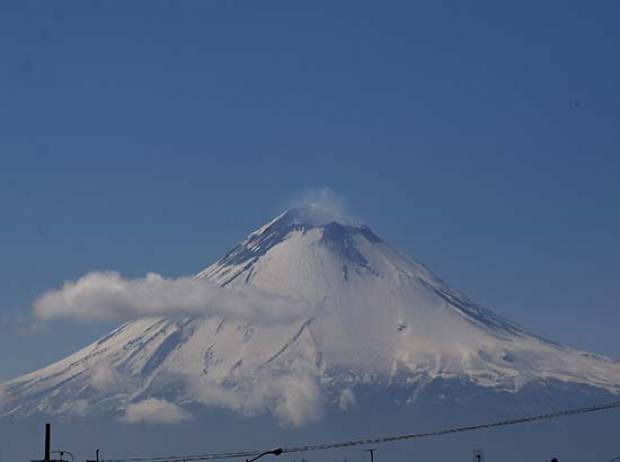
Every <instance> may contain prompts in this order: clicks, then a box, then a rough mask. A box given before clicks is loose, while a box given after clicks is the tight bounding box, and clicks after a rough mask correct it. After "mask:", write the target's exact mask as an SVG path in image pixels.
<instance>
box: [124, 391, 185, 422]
mask: <svg viewBox="0 0 620 462" xmlns="http://www.w3.org/2000/svg"><path fill="white" fill-rule="evenodd" d="M192 418H193V417H192V415H191V414H190V413H189V412H188V411H186V410H185V409H183V408H182V407H179V406H177V405H176V404H173V403H171V402H169V401H165V400H161V399H155V398H149V399H146V400H144V401H140V402H138V403H132V404H129V405H128V406H127V409H126V410H125V416H124V417H123V419H122V420H123V421H124V422H127V423H130V424H136V423H148V424H161V425H169V424H176V423H180V422H184V421H186V420H191V419H192Z"/></svg>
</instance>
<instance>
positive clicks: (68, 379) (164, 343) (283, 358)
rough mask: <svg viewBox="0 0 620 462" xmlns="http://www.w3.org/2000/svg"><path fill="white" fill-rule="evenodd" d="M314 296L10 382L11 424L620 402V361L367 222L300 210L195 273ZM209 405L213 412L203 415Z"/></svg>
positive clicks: (121, 337)
mask: <svg viewBox="0 0 620 462" xmlns="http://www.w3.org/2000/svg"><path fill="white" fill-rule="evenodd" d="M196 278H198V279H206V280H208V281H211V282H215V283H217V284H219V285H221V286H225V287H229V288H233V287H237V286H243V285H247V284H249V285H252V286H254V287H257V288H259V289H261V290H263V291H265V292H267V293H274V294H278V295H285V296H291V297H295V298H298V299H303V300H304V301H305V302H307V305H308V306H309V307H310V308H309V309H308V313H307V316H305V317H304V318H303V319H299V320H297V321H295V322H293V323H286V324H274V325H258V324H252V323H245V322H239V321H235V320H231V319H226V318H224V317H217V318H203V317H195V318H175V319H163V318H158V319H142V320H137V321H132V322H128V323H125V324H124V325H122V326H120V327H119V328H118V329H116V330H114V331H113V332H111V333H110V334H109V335H107V336H105V337H103V338H102V339H100V340H98V341H96V342H95V343H93V344H91V345H89V346H87V347H86V348H84V349H82V350H80V351H78V352H77V353H75V354H73V355H71V356H69V357H67V358H65V359H63V360H61V361H59V362H57V363H55V364H52V365H50V366H48V367H46V368H44V369H41V370H38V371H35V372H32V373H29V374H26V375H24V376H22V377H19V378H16V379H14V380H12V381H9V382H7V383H6V384H5V385H4V390H5V391H4V393H5V395H6V397H5V405H4V409H3V414H4V416H11V417H14V418H25V417H28V416H31V415H33V414H38V413H44V414H56V415H58V414H62V415H84V414H90V413H100V412H112V413H123V415H125V418H131V416H130V413H129V411H131V410H132V409H134V410H136V409H138V410H140V409H141V408H140V406H143V407H145V406H149V405H159V406H168V408H167V409H172V410H173V411H174V413H176V414H175V415H176V416H177V417H178V418H179V419H182V418H184V416H186V415H187V414H186V411H185V409H186V408H188V407H192V408H195V407H196V406H198V405H204V406H206V407H207V408H208V407H211V406H215V407H221V408H226V409H231V410H233V411H236V412H238V413H241V414H262V413H265V412H270V413H272V414H273V415H275V416H276V417H277V418H278V419H279V420H280V421H282V422H289V423H291V424H295V425H300V424H303V423H305V422H307V421H309V420H312V419H316V418H319V417H320V415H321V412H322V410H323V409H325V408H328V407H330V408H340V409H342V410H346V409H347V408H348V407H350V406H355V405H356V396H357V393H358V391H359V390H361V389H368V388H371V389H372V390H373V391H372V393H384V392H385V390H389V389H390V388H392V387H394V388H398V389H399V390H401V391H402V390H404V391H405V395H406V396H405V399H404V400H401V401H402V402H403V403H406V402H413V401H415V399H416V396H417V393H418V392H419V390H420V389H421V388H423V387H424V386H428V385H429V384H432V383H434V382H437V381H443V382H446V381H448V382H449V381H455V382H458V383H461V384H467V386H474V387H478V388H480V389H484V390H488V391H498V392H508V393H511V394H514V395H516V394H518V393H519V392H520V390H522V389H523V388H524V387H525V386H526V385H528V384H536V385H540V386H542V387H562V386H570V387H573V388H574V387H576V388H579V387H584V389H598V390H601V391H603V392H605V393H610V394H619V393H620V364H619V363H617V362H614V361H612V360H610V359H608V358H604V357H600V356H595V355H592V354H589V353H587V352H584V351H579V350H575V349H571V348H568V347H565V346H562V345H559V344H556V343H553V342H550V341H547V340H545V339H542V338H540V337H537V336H535V335H532V334H530V333H528V332H527V331H525V330H524V329H522V328H521V327H519V326H518V325H516V324H514V323H512V322H510V321H508V320H506V319H504V318H502V317H500V316H497V315H496V314H494V313H493V312H492V311H490V310H488V309H486V308H484V307H482V306H480V305H478V304H476V303H475V302H473V301H471V300H470V299H468V298H467V297H465V296H464V295H463V294H461V293H459V292H457V291H455V290H452V289H450V288H449V287H448V286H447V285H446V284H445V283H444V282H443V281H442V280H441V279H439V278H438V277H437V276H435V275H434V274H433V273H432V272H430V271H429V270H428V269H427V268H425V267H424V266H422V265H421V264H419V263H416V262H415V261H412V260H410V259H408V258H405V257H404V256H403V255H401V254H400V253H398V252H397V251H396V250H394V249H392V248H391V247H390V246H389V245H388V244H386V243H385V242H384V241H383V240H382V239H381V238H379V237H378V236H377V235H376V234H374V233H373V232H372V231H371V230H370V229H369V228H368V227H366V226H364V225H360V224H357V223H354V222H350V221H348V220H344V219H338V218H334V217H333V216H332V215H331V214H330V213H328V212H326V211H324V210H322V209H320V208H317V207H304V208H300V209H293V210H289V211H287V212H285V213H283V214H282V215H280V216H278V217H277V218H275V219H274V220H273V221H271V222H269V223H267V224H266V225H264V226H262V227H261V228H259V229H258V230H256V231H255V232H253V233H251V234H250V235H249V236H248V237H247V238H246V239H245V240H244V241H243V242H241V243H240V244H239V245H238V246H237V247H235V248H234V249H232V251H230V252H229V253H228V254H226V255H225V256H224V257H223V258H222V259H220V260H219V261H217V262H216V263H214V264H213V265H211V266H209V267H208V268H206V269H205V270H203V271H201V272H200V273H198V274H197V275H196ZM199 407H200V406H199Z"/></svg>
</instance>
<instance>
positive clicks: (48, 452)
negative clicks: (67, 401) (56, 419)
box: [32, 423, 53, 462]
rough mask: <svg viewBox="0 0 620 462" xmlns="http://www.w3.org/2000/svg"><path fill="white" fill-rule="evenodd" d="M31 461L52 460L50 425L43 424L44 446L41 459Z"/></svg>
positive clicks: (48, 461) (46, 461)
mask: <svg viewBox="0 0 620 462" xmlns="http://www.w3.org/2000/svg"><path fill="white" fill-rule="evenodd" d="M32 462H53V461H52V425H51V424H50V423H46V424H45V446H44V451H43V459H40V460H39V459H37V460H33V461H32Z"/></svg>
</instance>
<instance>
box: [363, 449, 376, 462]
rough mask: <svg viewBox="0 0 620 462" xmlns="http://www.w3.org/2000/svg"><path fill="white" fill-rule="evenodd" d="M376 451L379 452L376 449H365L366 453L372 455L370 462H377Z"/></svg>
mask: <svg viewBox="0 0 620 462" xmlns="http://www.w3.org/2000/svg"><path fill="white" fill-rule="evenodd" d="M376 450H377V449H376V448H372V449H364V451H365V452H368V453H370V462H375V451H376Z"/></svg>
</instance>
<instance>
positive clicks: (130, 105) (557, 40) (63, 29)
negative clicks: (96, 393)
mask: <svg viewBox="0 0 620 462" xmlns="http://www.w3.org/2000/svg"><path fill="white" fill-rule="evenodd" d="M619 15H620V5H618V4H617V2H596V4H586V3H584V2H566V1H563V2H551V1H550V2H543V3H540V2H513V3H506V2H473V3H470V2H451V3H449V2H436V1H429V2H405V1H403V2H399V1H394V2H378V1H376V2H366V1H362V2H360V1H355V2H354V1H337V2H333V1H330V2H318V1H315V2H290V1H262V2H251V1H246V2H239V1H196V2H192V1H185V2H153V1H144V2H140V1H133V2H120V1H119V2H91V1H88V2H85V1H76V2H62V3H59V2H27V1H19V2H2V4H1V5H0V57H1V58H2V68H1V71H0V127H1V133H2V136H0V156H1V157H0V160H1V168H0V210H1V211H2V219H1V220H0V243H1V244H0V281H1V282H0V284H1V285H0V377H4V378H8V377H12V376H15V375H17V374H19V373H22V372H25V371H27V370H31V369H33V368H35V367H39V366H42V365H45V364H47V363H48V362H49V361H51V360H53V359H57V358H60V357H61V356H63V355H65V354H67V353H69V352H71V351H73V350H75V349H76V348H78V347H80V346H83V345H85V343H86V342H88V341H90V340H93V339H94V338H96V337H97V336H98V335H100V334H102V333H103V332H105V331H106V330H107V329H108V328H109V327H111V326H108V325H94V326H93V325H80V324H71V323H56V324H52V325H48V326H47V327H46V328H45V329H44V330H42V331H36V332H30V331H29V329H28V326H29V323H30V320H29V316H30V309H31V303H32V300H33V298H34V297H35V296H37V295H38V294H40V293H41V292H43V291H45V290H47V289H50V288H54V287H57V286H58V285H60V284H61V283H62V281H64V280H67V279H75V278H77V277H79V276H81V275H82V274H84V273H85V272H87V271H90V270H101V269H113V270H117V271H120V272H121V273H123V274H124V275H125V276H142V275H144V274H145V273H146V272H148V271H156V272H159V273H161V274H164V275H167V276H175V275H184V274H190V273H193V272H195V271H197V270H199V269H201V268H202V267H204V266H206V265H208V264H209V263H210V262H212V261H213V260H215V259H216V258H218V257H219V256H221V255H222V254H223V253H225V252H226V251H227V250H228V249H229V248H230V247H231V246H232V245H234V244H235V243H236V242H237V241H238V240H239V239H241V238H242V237H244V236H245V235H246V234H247V233H248V232H250V231H251V230H253V229H254V228H256V227H257V226H258V225H260V224H261V223H262V222H264V221H266V220H268V219H270V218H271V217H272V216H273V215H275V214H276V213H278V212H279V211H280V210H281V209H282V208H284V207H286V205H287V204H288V203H290V202H291V201H292V200H293V199H294V198H295V197H297V196H299V195H301V194H303V193H304V192H305V191H308V190H313V189H317V188H320V187H323V186H327V187H330V188H332V189H333V190H334V191H336V192H337V193H338V194H340V195H341V196H342V197H344V198H345V199H346V201H347V202H348V204H349V205H350V208H351V211H352V213H353V214H354V215H356V216H359V217H361V218H363V219H364V220H365V221H366V222H367V223H368V224H369V225H370V226H371V227H372V228H373V229H374V230H375V231H376V232H377V233H378V234H380V235H381V236H382V237H383V238H384V239H386V240H388V241H389V242H391V243H392V244H393V245H394V246H396V247H397V248H399V249H400V250H402V251H403V252H405V253H407V254H409V255H411V256H413V257H415V258H416V259H418V260H420V261H422V262H423V263H425V264H427V265H428V266H429V267H431V268H432V269H433V270H434V271H435V272H437V273H438V274H439V275H441V276H442V277H443V278H444V279H445V280H447V281H448V282H449V283H450V284H451V285H452V286H453V287H455V288H457V289H460V290H462V291H464V292H465V293H467V294H468V295H469V296H470V297H472V298H474V299H475V300H478V301H480V302H482V303H484V304H485V305H487V306H489V307H490V308H492V309H494V310H495V311H496V312H498V313H500V314H502V315H505V316H508V317H510V318H512V319H514V320H516V321H518V322H520V323H522V324H523V325H524V326H526V327H527V328H529V329H530V330H532V331H534V332H536V333H538V334H541V335H543V336H546V337H549V338H552V339H554V340H558V341H560V342H564V343H568V344H571V345H573V346H577V347H582V348H586V349H590V350H593V351H595V352H597V353H603V354H606V355H610V356H612V357H615V358H620V340H619V339H618V335H617V326H618V325H620V309H619V308H620V306H619V302H618V300H620V288H619V285H618V282H617V280H618V261H620V237H619V236H620V213H618V209H619V207H618V205H619V200H620V185H619V181H618V178H619V173H620V155H619V154H620V153H619V148H620V90H619V87H618V82H620V64H618V63H620V56H619V55H620V30H619V29H618V27H617V18H618V16H619Z"/></svg>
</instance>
